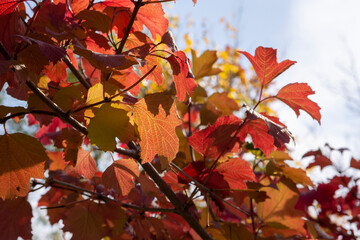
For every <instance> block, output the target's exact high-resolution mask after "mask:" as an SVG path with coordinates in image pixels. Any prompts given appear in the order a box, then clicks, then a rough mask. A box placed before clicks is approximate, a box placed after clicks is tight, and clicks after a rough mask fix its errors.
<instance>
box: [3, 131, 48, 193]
mask: <svg viewBox="0 0 360 240" xmlns="http://www.w3.org/2000/svg"><path fill="white" fill-rule="evenodd" d="M48 159H49V158H48V156H47V155H46V153H45V149H44V147H43V146H42V145H41V144H40V142H38V141H37V140H36V139H35V138H33V137H31V136H28V135H25V134H22V133H14V134H5V135H2V136H0V182H1V183H2V184H1V185H0V198H2V199H7V198H14V197H16V196H26V195H27V193H28V192H29V190H30V178H43V177H44V170H45V169H44V164H45V161H47V160H48Z"/></svg>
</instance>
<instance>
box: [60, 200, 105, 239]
mask: <svg viewBox="0 0 360 240" xmlns="http://www.w3.org/2000/svg"><path fill="white" fill-rule="evenodd" d="M100 206H101V205H98V204H97V203H92V202H90V203H88V204H86V205H84V204H83V205H76V206H75V207H73V208H71V210H70V211H68V212H67V216H66V218H65V219H64V231H69V232H71V233H72V234H73V239H88V240H97V239H101V238H102V237H104V236H105V234H106V232H105V228H104V225H105V221H104V219H103V217H102V216H101V215H100V213H99V211H97V208H100Z"/></svg>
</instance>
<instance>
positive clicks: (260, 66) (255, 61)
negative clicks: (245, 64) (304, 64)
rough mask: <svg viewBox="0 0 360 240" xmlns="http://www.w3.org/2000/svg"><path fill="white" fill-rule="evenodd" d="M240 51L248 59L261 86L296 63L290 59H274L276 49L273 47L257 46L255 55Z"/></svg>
mask: <svg viewBox="0 0 360 240" xmlns="http://www.w3.org/2000/svg"><path fill="white" fill-rule="evenodd" d="M240 53H242V54H244V55H245V56H246V57H247V58H248V59H249V61H250V62H251V64H252V65H253V67H254V69H255V72H256V74H257V76H258V77H259V79H260V81H261V85H262V86H265V85H267V84H269V83H270V82H271V81H272V80H273V79H274V78H276V77H277V76H279V75H280V74H281V73H283V72H284V71H285V70H286V69H288V68H289V67H290V66H291V65H293V64H294V63H296V62H295V61H290V60H285V61H282V62H280V63H278V62H277V59H276V49H273V48H264V47H258V48H257V49H256V50H255V56H252V55H251V54H249V53H248V52H244V51H240Z"/></svg>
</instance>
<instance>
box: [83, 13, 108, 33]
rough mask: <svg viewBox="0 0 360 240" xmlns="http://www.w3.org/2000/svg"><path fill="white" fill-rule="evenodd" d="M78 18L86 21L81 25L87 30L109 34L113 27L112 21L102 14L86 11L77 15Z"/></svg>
mask: <svg viewBox="0 0 360 240" xmlns="http://www.w3.org/2000/svg"><path fill="white" fill-rule="evenodd" d="M76 18H78V19H82V20H84V21H83V22H82V23H81V25H83V26H84V27H85V28H87V29H92V30H94V31H101V32H103V33H108V32H109V30H110V27H111V19H110V17H109V16H107V15H106V14H103V13H102V12H99V11H95V10H89V9H84V10H82V11H81V12H79V13H78V14H77V15H76Z"/></svg>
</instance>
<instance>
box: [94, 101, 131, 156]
mask: <svg viewBox="0 0 360 240" xmlns="http://www.w3.org/2000/svg"><path fill="white" fill-rule="evenodd" d="M129 120H130V119H129V117H128V112H127V111H125V110H123V109H119V108H114V107H112V106H111V105H110V104H104V105H102V106H101V107H100V108H99V109H98V110H97V111H96V112H95V117H94V118H92V119H91V120H90V124H89V126H88V132H89V133H88V135H87V137H88V138H89V139H90V142H91V143H93V144H96V145H97V146H98V147H99V148H101V149H102V150H103V151H113V150H115V148H116V140H115V138H116V137H117V138H119V139H120V141H121V142H124V143H128V142H129V141H131V140H132V139H133V136H132V134H131V129H132V125H131V124H130V123H129Z"/></svg>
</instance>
